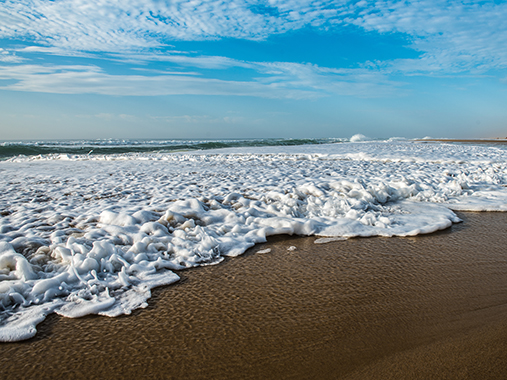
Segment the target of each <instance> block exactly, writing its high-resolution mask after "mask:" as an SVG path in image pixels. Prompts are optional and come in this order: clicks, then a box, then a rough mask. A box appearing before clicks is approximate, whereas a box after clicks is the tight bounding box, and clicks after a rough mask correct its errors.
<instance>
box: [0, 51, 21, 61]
mask: <svg viewBox="0 0 507 380" xmlns="http://www.w3.org/2000/svg"><path fill="white" fill-rule="evenodd" d="M23 61H24V59H23V58H21V57H18V56H17V55H16V53H15V52H14V53H11V52H10V51H8V50H5V49H2V48H0V62H5V63H19V62H23Z"/></svg>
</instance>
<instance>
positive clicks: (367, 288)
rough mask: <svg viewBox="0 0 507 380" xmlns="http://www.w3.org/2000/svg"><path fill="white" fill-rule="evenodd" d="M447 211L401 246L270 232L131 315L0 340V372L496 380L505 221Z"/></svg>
mask: <svg viewBox="0 0 507 380" xmlns="http://www.w3.org/2000/svg"><path fill="white" fill-rule="evenodd" d="M459 216H460V217H461V218H462V219H463V220H464V222H463V223H461V224H457V225H453V227H452V228H451V229H450V230H446V231H442V232H438V233H435V234H431V235H426V236H418V237H411V238H357V239H350V240H346V241H336V242H331V243H328V244H319V245H316V244H314V243H313V241H314V240H315V238H287V237H278V238H275V239H270V241H269V242H268V243H266V244H262V245H258V246H256V247H254V248H253V249H251V250H250V251H248V252H247V253H246V254H245V255H244V256H242V257H239V258H233V259H226V262H224V263H222V264H221V265H218V266H208V267H200V268H195V269H190V270H187V271H184V272H179V274H181V275H182V281H180V282H179V283H177V284H175V285H172V286H169V287H166V288H161V289H158V290H156V291H155V292H154V297H153V298H152V300H151V301H150V306H149V307H148V308H147V309H144V310H137V311H135V312H134V314H136V315H135V317H119V318H106V317H97V316H89V317H85V318H81V319H77V320H75V319H65V318H61V317H58V316H54V315H53V316H50V317H49V318H48V319H47V320H46V321H45V322H43V323H42V324H41V325H40V327H39V332H40V334H38V335H37V336H36V337H35V338H33V339H31V340H28V341H26V342H19V343H5V344H1V345H0V366H1V367H2V372H3V376H5V378H9V379H16V378H132V379H133V378H136V379H137V378H174V379H181V378H186V379H200V378H202V379H205V378H206V379H211V378H213V379H222V378H228V379H237V378H242V379H249V378H252V379H266V378H273V379H275V378H276V379H280V378H281V379H308V378H319V379H336V378H347V377H348V376H350V377H351V378H363V379H366V378H421V379H423V378H426V379H427V378H442V377H441V375H442V374H444V373H445V374H446V375H445V378H477V379H479V378H481V379H484V378H501V375H502V371H503V369H504V368H507V351H506V350H505V348H506V347H505V343H503V346H502V345H501V344H500V343H499V342H505V341H507V340H505V339H500V340H499V337H501V336H502V335H501V334H504V335H503V336H504V337H507V329H506V328H504V327H502V325H501V326H500V327H498V326H499V323H500V324H501V323H502V321H503V320H504V319H505V315H507V286H506V284H507V254H506V250H505V246H506V245H507V230H506V225H507V214H506V213H460V214H459ZM290 246H296V247H297V249H296V250H293V251H289V250H288V249H287V248H289V247H290ZM264 248H271V252H269V253H256V252H257V251H258V250H261V249H264ZM493 331H494V333H493ZM477 339H483V340H484V341H483V342H482V341H481V342H482V344H481V345H478V344H475V343H476V342H477ZM474 342H475V343H474ZM488 343H491V344H488ZM484 347H489V351H484ZM474 350H475V351H474ZM479 350H480V351H479ZM421 352H422V353H423V354H421V355H419V354H417V355H416V353H421ZM470 358H474V360H470ZM467 366H468V367H467ZM372 368H373V369H372ZM458 369H459V370H458ZM486 369H487V371H488V372H486ZM442 371H443V372H442ZM445 371H448V372H445ZM354 376H356V377H354Z"/></svg>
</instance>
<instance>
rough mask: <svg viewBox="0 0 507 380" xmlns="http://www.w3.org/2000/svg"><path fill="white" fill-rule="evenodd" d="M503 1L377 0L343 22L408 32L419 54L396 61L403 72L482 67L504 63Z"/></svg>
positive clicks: (506, 38)
mask: <svg viewBox="0 0 507 380" xmlns="http://www.w3.org/2000/svg"><path fill="white" fill-rule="evenodd" d="M506 20H507V3H505V2H504V3H498V4H495V3H492V2H482V1H480V2H478V1H438V0H419V1H412V2H402V1H391V0H378V1H376V2H375V7H373V8H364V9H363V8H361V9H358V13H357V14H356V15H355V16H354V17H349V18H347V19H346V22H348V23H351V24H354V25H357V26H360V27H362V28H364V29H365V30H368V31H376V32H380V33H391V32H399V33H404V34H406V35H407V36H410V38H411V45H410V46H411V47H412V48H414V49H415V50H418V51H420V52H421V53H422V55H421V57H420V58H419V59H412V60H402V61H395V65H394V67H395V68H397V69H398V70H400V71H402V72H407V71H408V72H411V71H412V72H415V71H420V72H424V73H428V72H464V71H472V72H480V71H485V70H489V69H499V68H500V69H503V68H507V22H506Z"/></svg>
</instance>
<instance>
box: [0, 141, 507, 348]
mask: <svg viewBox="0 0 507 380" xmlns="http://www.w3.org/2000/svg"><path fill="white" fill-rule="evenodd" d="M362 140H365V139H364V138H361V137H358V136H356V137H355V138H353V139H350V140H345V139H335V140H333V141H329V140H320V141H317V140H298V141H297V143H294V140H283V141H291V142H290V143H284V144H283V145H275V144H274V143H272V141H271V140H270V142H269V143H262V141H264V140H255V141H257V142H254V143H252V142H251V141H249V142H248V143H243V142H242V141H240V140H238V141H236V142H234V143H231V144H230V145H228V146H227V147H225V148H224V147H223V145H219V146H210V145H206V146H205V147H203V146H202V145H198V144H201V143H202V142H195V141H191V143H189V144H186V145H188V146H187V147H186V148H185V150H186V151H181V150H182V149H180V148H178V149H169V148H167V149H166V148H164V149H159V148H160V142H159V145H157V146H156V148H155V149H153V146H154V145H156V144H154V143H153V142H146V141H142V142H135V143H132V142H129V143H125V144H123V148H125V150H120V151H114V152H112V151H107V152H105V153H104V152H97V151H96V149H98V147H97V146H98V145H100V144H95V145H94V146H90V144H89V143H88V142H87V143H86V144H83V143H81V144H79V143H77V142H73V143H69V142H56V143H55V144H54V145H55V146H56V148H47V147H48V146H50V144H47V143H43V144H40V143H39V144H35V143H34V142H31V143H26V144H25V145H26V146H30V147H34V148H33V149H35V150H37V149H40V145H43V147H44V149H48V150H47V154H46V153H42V152H41V151H36V152H35V155H27V154H26V152H25V153H24V154H23V155H16V156H10V157H9V156H8V155H5V156H4V160H3V161H2V162H0V176H1V178H2V180H1V182H0V194H1V195H0V213H1V217H0V340H2V341H16V340H22V339H27V338H30V337H32V336H34V335H35V333H36V325H37V324H38V323H40V322H41V321H42V320H44V318H45V317H46V316H47V315H48V314H50V313H52V312H56V313H58V314H60V315H63V316H66V317H80V316H84V315H87V314H100V315H105V316H110V317H114V316H118V315H122V314H129V313H131V311H132V310H134V309H136V308H142V307H146V306H147V300H148V299H149V298H150V296H151V292H150V290H151V289H152V288H153V287H156V286H160V285H167V284H171V283H173V282H175V281H177V280H178V279H179V277H178V274H177V273H178V271H179V270H182V269H185V268H191V267H196V266H201V265H212V264H219V263H220V262H221V261H222V260H223V258H224V257H226V256H229V257H231V256H238V255H241V254H242V253H243V252H245V251H246V250H247V249H248V248H250V247H252V246H254V245H255V244H256V243H261V242H265V241H266V237H268V236H271V235H279V234H289V235H292V234H298V235H317V236H321V237H322V239H319V240H318V241H317V242H320V243H322V242H326V241H331V240H339V239H346V238H351V237H358V236H386V237H390V236H414V235H417V234H425V233H431V232H434V231H437V230H441V229H445V228H448V227H449V226H451V224H452V223H458V222H459V221H460V220H459V218H458V217H457V216H456V215H455V213H454V212H453V210H473V211H507V187H506V186H507V154H506V153H507V152H506V151H505V150H504V149H502V148H501V147H495V146H486V145H481V146H478V145H459V144H441V143H421V142H413V141H403V140H396V139H390V140H386V141H362ZM245 141H246V140H245ZM259 141H261V142H260V143H259ZM215 143H217V142H216V141H215V142H213V144H215ZM229 143H230V142H229ZM9 144H11V145H9ZM16 144H17V145H16ZM20 144H21V143H15V144H14V145H16V146H21V145H20ZM44 144H45V145H44ZM150 144H151V145H150ZM164 144H166V145H168V143H167V142H164ZM171 144H172V143H171ZM220 144H222V143H221V142H220ZM280 144H281V143H280ZM73 145H75V146H73ZM106 145H107V146H108V147H109V148H111V146H112V148H111V149H117V146H118V145H120V146H121V145H122V143H118V142H117V141H116V142H113V143H111V142H110V141H109V142H108V143H107V144H106ZM136 145H139V146H141V147H142V148H139V149H136ZM169 145H170V144H169ZM5 146H12V143H5V145H4V147H5ZM69 146H70V148H69ZM147 146H149V149H148V148H146V147H147ZM172 146H173V147H174V144H173V145H172ZM178 146H181V144H179V145H178ZM192 146H193V148H192ZM62 147H63V148H62ZM76 147H77V148H76ZM83 147H85V148H83ZM217 147H218V148H221V149H215V148H217ZM89 148H93V149H90V151H88V152H86V154H80V153H82V152H84V151H86V150H87V149H89ZM99 148H100V147H99ZM109 148H108V149H109ZM123 148H122V149H123ZM145 148H146V149H145ZM30 149H32V148H30ZM51 149H52V150H51ZM62 149H63V150H62ZM72 149H77V151H75V150H72ZM189 149H201V150H189ZM169 150H170V151H174V150H176V151H179V152H176V153H174V152H173V153H168V152H167V151H169ZM76 152H77V153H76ZM329 238H332V239H329ZM326 239H327V240H326Z"/></svg>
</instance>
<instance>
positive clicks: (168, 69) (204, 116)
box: [0, 0, 507, 140]
mask: <svg viewBox="0 0 507 380" xmlns="http://www.w3.org/2000/svg"><path fill="white" fill-rule="evenodd" d="M357 133H361V134H364V135H366V136H368V137H376V138H387V137H407V138H414V137H427V136H431V137H461V138H473V137H507V0H496V1H494V0H490V1H474V0H465V1H446V0H420V1H392V0H377V1H366V0H361V1H347V0H319V1H316V0H297V1H296V0H283V1H282V0H264V1H253V0H229V1H228V0H208V1H200V0H189V1H182V0H172V1H168V0H166V1H162V0H95V1H89V0H14V1H11V0H0V140H16V139H102V138H125V139H131V138H150V139H153V138H161V139H168V138H209V139H214V138H270V137H273V138H323V137H350V136H352V135H354V134H357Z"/></svg>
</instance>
